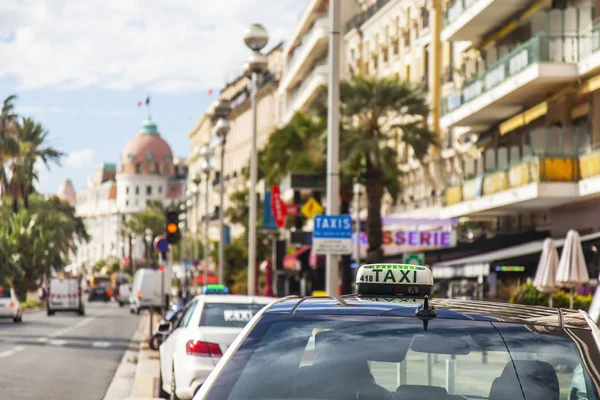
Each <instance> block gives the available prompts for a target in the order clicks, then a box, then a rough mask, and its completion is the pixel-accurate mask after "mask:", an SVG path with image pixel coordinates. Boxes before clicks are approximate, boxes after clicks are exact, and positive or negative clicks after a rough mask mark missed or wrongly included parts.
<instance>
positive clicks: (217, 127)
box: [213, 100, 231, 284]
mask: <svg viewBox="0 0 600 400" xmlns="http://www.w3.org/2000/svg"><path fill="white" fill-rule="evenodd" d="M230 112H231V104H230V103H229V102H228V101H226V100H220V101H218V102H217V103H216V105H215V111H214V114H213V122H214V127H213V134H214V135H215V136H216V137H217V138H218V139H219V144H220V147H221V154H220V157H219V159H220V160H219V231H220V233H221V240H220V241H219V283H220V284H224V283H225V279H224V269H225V268H224V265H225V264H224V263H225V219H224V218H225V210H224V209H223V207H224V205H225V204H224V203H225V201H224V199H225V186H224V181H225V180H224V179H223V177H224V175H225V144H226V143H227V135H228V134H229V131H230V130H231V127H230V125H229V121H227V119H226V118H227V116H228V115H229V113H230Z"/></svg>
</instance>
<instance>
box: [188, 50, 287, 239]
mask: <svg viewBox="0 0 600 400" xmlns="http://www.w3.org/2000/svg"><path fill="white" fill-rule="evenodd" d="M282 51H283V45H282V44H281V43H280V44H278V45H276V46H275V47H273V48H272V49H271V50H270V51H269V53H268V54H267V57H268V66H267V72H266V73H265V74H264V76H263V77H262V79H261V80H260V81H259V85H260V86H259V90H258V92H257V147H258V149H261V148H262V147H264V145H265V144H266V142H267V141H268V138H269V136H270V135H271V133H272V132H273V130H274V129H275V128H276V127H277V124H278V122H279V120H280V109H279V106H280V100H279V93H278V90H277V87H278V82H279V80H280V79H281V73H282V64H283V62H282ZM250 83H251V82H250V79H249V78H248V77H247V76H246V75H244V74H242V75H240V76H238V77H237V78H236V79H234V80H233V81H232V82H230V83H228V84H227V85H225V87H224V88H223V89H222V90H221V92H220V94H219V99H223V100H228V101H230V103H231V106H232V111H231V113H230V115H229V117H228V119H229V123H230V126H231V130H230V132H229V134H228V135H227V142H226V145H225V157H224V165H223V171H219V169H218V168H219V163H218V161H217V160H218V157H219V154H220V151H221V149H220V146H219V145H218V144H217V142H216V140H215V138H214V137H213V131H212V123H211V116H212V114H213V111H214V104H213V105H211V106H210V107H209V108H208V109H207V110H206V112H205V113H204V115H203V116H202V117H201V118H200V120H199V122H198V124H197V125H196V126H195V127H194V129H193V130H192V131H191V132H190V133H189V135H188V137H189V139H190V145H191V152H192V154H191V158H190V177H191V178H190V179H193V177H194V176H200V177H201V178H202V183H201V184H200V185H199V187H197V188H194V186H195V185H193V184H190V185H189V187H190V188H191V190H190V191H189V193H188V196H189V199H190V202H189V203H188V204H189V205H190V208H189V212H188V226H189V229H190V231H191V232H202V226H201V223H202V222H203V221H204V218H205V214H206V212H205V184H204V182H205V176H204V173H203V172H202V168H201V164H202V161H203V158H202V157H201V156H200V149H201V148H202V146H204V145H209V146H211V147H212V148H213V150H214V152H215V153H214V154H215V162H214V163H212V166H213V169H212V172H211V174H210V177H209V193H208V199H209V214H208V218H209V219H210V221H211V226H210V229H209V236H210V239H211V240H214V241H218V240H220V233H219V227H218V222H217V220H218V217H219V187H220V185H219V184H220V180H221V179H224V181H225V182H224V183H225V184H224V187H225V191H226V192H225V196H224V207H223V209H224V210H227V209H228V208H229V205H230V201H229V198H230V195H231V194H232V193H233V192H235V191H239V190H243V189H244V188H245V185H246V184H247V182H246V178H245V177H246V175H247V173H248V170H247V169H248V167H249V164H250V150H251V146H252V115H251V100H250V86H249V85H250ZM261 190H262V188H261ZM241 229H242V228H241V227H239V226H232V227H231V235H232V236H233V237H235V236H238V235H239V234H241V233H242V230H241Z"/></svg>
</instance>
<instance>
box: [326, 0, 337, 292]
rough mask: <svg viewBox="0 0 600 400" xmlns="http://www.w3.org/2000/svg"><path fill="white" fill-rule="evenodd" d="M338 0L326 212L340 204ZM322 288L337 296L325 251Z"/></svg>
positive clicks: (332, 40) (333, 20) (333, 268)
mask: <svg viewBox="0 0 600 400" xmlns="http://www.w3.org/2000/svg"><path fill="white" fill-rule="evenodd" d="M340 5H341V2H340V0H331V1H330V2H329V29H330V32H329V82H328V89H329V90H328V98H327V214H329V215H338V214H339V211H340V210H339V207H340V165H339V164H340V159H339V158H340V157H339V147H340V68H339V62H340V59H339V58H340V25H341V24H340ZM325 268H326V269H325V287H326V289H327V295H328V296H337V295H338V280H339V273H340V271H339V268H340V267H339V256H337V255H334V254H327V256H326V267H325Z"/></svg>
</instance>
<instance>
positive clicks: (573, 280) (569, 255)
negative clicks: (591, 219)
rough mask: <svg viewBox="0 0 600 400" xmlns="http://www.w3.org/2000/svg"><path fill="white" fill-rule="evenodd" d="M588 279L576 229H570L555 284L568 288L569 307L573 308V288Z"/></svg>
mask: <svg viewBox="0 0 600 400" xmlns="http://www.w3.org/2000/svg"><path fill="white" fill-rule="evenodd" d="M589 280H590V276H589V274H588V270H587V265H586V264H585V257H584V256H583V248H582V247H581V238H580V237H579V233H577V231H575V230H573V229H571V230H570V231H569V232H568V233H567V239H566V240H565V245H564V247H563V251H562V254H561V256H560V262H559V263H558V270H557V271H556V285H557V286H561V287H563V286H564V287H567V288H569V289H570V294H571V295H570V301H569V307H570V308H573V289H574V288H576V287H577V286H579V285H581V284H584V283H587V282H589Z"/></svg>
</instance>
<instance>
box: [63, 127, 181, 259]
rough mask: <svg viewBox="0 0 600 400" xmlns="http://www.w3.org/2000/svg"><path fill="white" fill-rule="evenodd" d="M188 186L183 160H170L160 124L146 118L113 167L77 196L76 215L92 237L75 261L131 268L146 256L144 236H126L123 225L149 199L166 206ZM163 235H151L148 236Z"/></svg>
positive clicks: (103, 169) (98, 173) (104, 169)
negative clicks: (112, 263)
mask: <svg viewBox="0 0 600 400" xmlns="http://www.w3.org/2000/svg"><path fill="white" fill-rule="evenodd" d="M186 188H187V161H186V160H185V159H182V158H174V157H173V153H172V151H171V148H170V146H169V144H168V143H167V142H166V141H165V140H164V139H163V137H162V136H161V135H160V134H159V131H158V126H157V125H156V123H154V122H153V121H152V120H150V119H148V120H145V121H143V122H142V124H141V125H140V127H139V129H138V132H137V134H136V135H135V136H134V137H133V138H132V139H131V140H130V141H129V143H127V144H126V146H125V147H124V149H123V151H122V154H121V163H120V166H119V168H118V167H117V164H110V163H105V164H103V166H102V167H101V168H100V169H98V171H96V173H95V174H94V175H93V176H91V177H90V179H89V180H88V184H87V186H86V188H85V189H84V190H82V191H81V192H80V193H78V194H77V203H76V212H77V215H78V216H80V217H82V218H83V220H84V222H85V225H86V229H87V231H88V233H89V234H90V236H91V240H90V242H88V243H80V245H79V246H78V250H77V254H76V255H75V258H76V259H75V263H77V264H78V265H82V264H84V265H86V266H88V267H91V266H93V265H94V264H96V263H97V262H98V261H100V260H107V259H113V260H115V261H119V262H123V263H124V264H125V265H130V261H131V260H134V262H135V260H143V259H144V258H145V254H146V245H147V243H145V240H146V239H145V238H144V236H139V237H126V236H125V235H124V234H123V224H124V223H125V222H126V221H127V220H128V219H129V218H131V217H132V216H133V215H135V214H136V213H137V212H140V211H142V210H144V209H146V208H147V207H148V205H149V204H150V203H151V202H152V201H160V202H161V203H162V204H163V205H165V206H167V205H170V204H175V203H177V202H178V201H180V200H181V199H182V198H183V195H184V193H185V191H186ZM159 233H162V232H153V233H152V237H154V236H156V235H157V234H159Z"/></svg>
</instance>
